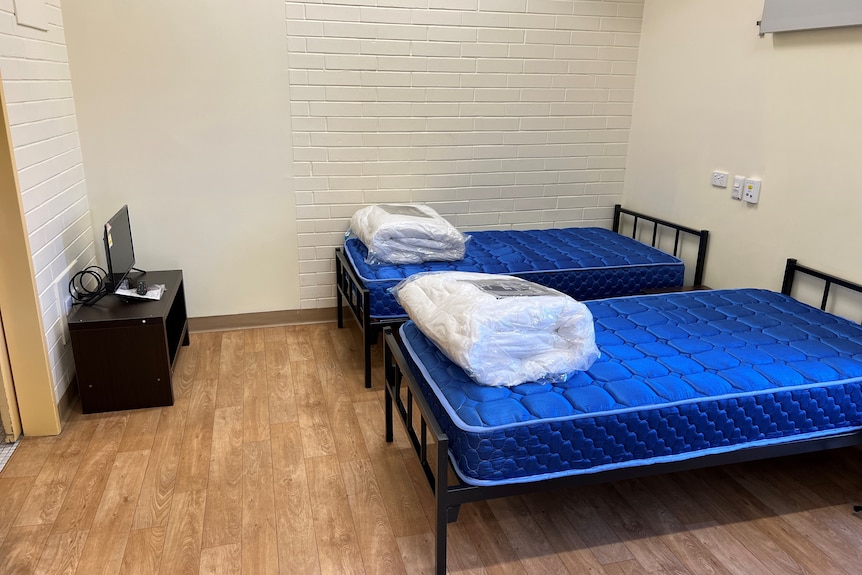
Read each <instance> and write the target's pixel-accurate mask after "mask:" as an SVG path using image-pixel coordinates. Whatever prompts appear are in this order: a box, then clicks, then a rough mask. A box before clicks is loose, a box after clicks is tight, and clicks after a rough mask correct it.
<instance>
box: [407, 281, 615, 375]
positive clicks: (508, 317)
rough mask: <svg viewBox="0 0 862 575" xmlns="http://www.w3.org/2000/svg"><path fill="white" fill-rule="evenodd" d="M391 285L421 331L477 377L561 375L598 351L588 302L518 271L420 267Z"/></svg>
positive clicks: (588, 363) (581, 366)
mask: <svg viewBox="0 0 862 575" xmlns="http://www.w3.org/2000/svg"><path fill="white" fill-rule="evenodd" d="M393 292H394V295H395V297H396V298H397V299H398V303H399V304H401V306H402V307H404V309H405V310H407V314H408V315H409V316H410V318H411V319H412V320H413V321H414V322H415V323H416V325H417V326H418V327H419V329H420V330H421V331H422V333H424V334H425V335H426V336H427V337H428V338H430V339H431V340H432V341H434V343H436V344H437V346H438V347H439V348H440V349H441V350H442V351H443V352H444V353H445V354H446V355H447V356H448V357H449V358H450V359H451V360H452V361H453V362H455V363H456V364H457V365H458V366H460V367H461V368H462V369H464V371H465V372H466V373H467V374H469V375H470V377H472V378H473V380H474V381H476V382H477V383H480V384H483V385H491V386H506V387H511V386H514V385H518V384H520V383H524V382H528V381H561V380H564V379H565V378H566V377H567V376H568V374H570V373H572V372H574V371H583V370H586V369H589V367H590V366H591V365H592V364H593V362H594V361H595V360H596V358H598V356H599V351H598V349H597V348H596V344H595V332H594V328H593V316H592V314H591V313H590V310H589V309H588V308H587V307H586V306H585V305H584V304H582V303H580V302H578V301H576V300H574V299H572V298H571V297H569V296H567V295H565V294H562V293H560V292H558V291H556V290H554V289H551V288H547V287H544V286H540V285H538V284H534V283H532V282H528V281H526V280H523V279H521V278H517V277H513V276H505V275H493V274H480V273H468V272H437V273H423V274H417V275H415V276H411V277H410V278H408V279H406V280H404V281H403V282H401V283H400V284H398V286H396V287H395V288H393Z"/></svg>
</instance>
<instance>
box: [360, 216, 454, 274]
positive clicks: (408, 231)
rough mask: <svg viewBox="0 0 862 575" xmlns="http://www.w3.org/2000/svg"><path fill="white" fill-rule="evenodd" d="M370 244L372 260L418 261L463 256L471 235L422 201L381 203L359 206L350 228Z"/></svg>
mask: <svg viewBox="0 0 862 575" xmlns="http://www.w3.org/2000/svg"><path fill="white" fill-rule="evenodd" d="M349 233H352V234H354V235H356V237H358V238H359V240H360V241H361V242H362V243H363V244H365V247H366V248H368V257H367V258H366V261H367V262H368V263H369V264H375V263H381V262H382V263H388V264H418V263H422V262H427V261H456V260H460V259H463V258H464V252H465V250H466V242H467V240H468V239H469V236H465V235H464V234H462V233H461V232H459V231H458V230H457V229H456V228H455V226H453V225H452V224H450V223H449V222H448V221H446V220H445V219H443V218H442V217H441V216H440V214H438V213H437V212H436V211H435V210H434V209H433V208H430V207H428V206H425V205H422V204H379V205H375V206H367V207H364V208H362V209H360V210H357V211H356V213H354V214H353V217H352V218H351V219H350V232H349Z"/></svg>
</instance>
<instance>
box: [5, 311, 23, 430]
mask: <svg viewBox="0 0 862 575" xmlns="http://www.w3.org/2000/svg"><path fill="white" fill-rule="evenodd" d="M0 423H2V424H3V435H0V443H2V442H3V440H4V439H5V441H6V443H12V442H14V441H17V440H18V438H19V437H21V415H20V414H19V413H18V400H17V398H16V397H15V386H14V382H13V381H12V366H10V365H9V352H8V350H7V349H6V335H5V334H4V332H3V315H2V314H0ZM4 436H5V437H4Z"/></svg>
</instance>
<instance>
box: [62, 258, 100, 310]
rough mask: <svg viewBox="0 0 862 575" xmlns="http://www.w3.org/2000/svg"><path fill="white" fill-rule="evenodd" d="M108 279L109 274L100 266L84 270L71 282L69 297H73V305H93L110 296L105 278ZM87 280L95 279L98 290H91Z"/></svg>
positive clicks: (73, 277) (74, 276)
mask: <svg viewBox="0 0 862 575" xmlns="http://www.w3.org/2000/svg"><path fill="white" fill-rule="evenodd" d="M107 277H108V272H106V271H105V270H104V269H102V268H100V267H99V266H90V267H88V268H84V269H82V270H81V271H79V272H78V273H76V274H75V275H73V276H72V279H70V280H69V295H70V296H72V301H73V302H74V303H73V304H72V305H78V304H80V305H93V304H94V303H96V302H97V301H99V300H100V299H102V298H103V297H104V296H106V295H107V294H108V286H107V284H105V278H107ZM87 279H93V280H95V282H96V288H95V289H90V288H88V287H87V286H86V285H84V282H85V281H86V280H87Z"/></svg>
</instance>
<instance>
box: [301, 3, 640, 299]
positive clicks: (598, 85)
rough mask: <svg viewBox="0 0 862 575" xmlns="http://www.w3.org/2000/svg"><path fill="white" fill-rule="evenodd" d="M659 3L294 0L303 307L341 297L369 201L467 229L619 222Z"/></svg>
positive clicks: (603, 224)
mask: <svg viewBox="0 0 862 575" xmlns="http://www.w3.org/2000/svg"><path fill="white" fill-rule="evenodd" d="M642 9H643V1H642V0H636V1H632V2H622V1H620V2H614V1H607V2H603V1H557V0H457V1H456V0H363V1H361V2H357V1H351V2H349V3H348V2H346V0H345V1H343V2H337V1H332V0H323V1H316V2H313V1H290V2H286V4H285V14H286V19H287V45H288V58H289V67H290V83H291V93H290V99H291V117H292V129H293V138H294V142H293V143H294V169H295V174H296V180H295V184H296V188H295V189H296V203H297V218H298V227H299V246H300V273H301V294H302V307H304V308H314V307H328V306H332V305H334V304H335V297H334V296H335V288H334V275H335V272H334V260H333V254H332V252H333V250H332V248H334V247H335V246H337V245H339V244H340V243H341V242H342V241H343V234H344V232H345V230H346V229H347V226H348V223H349V218H350V215H351V214H352V213H353V212H354V211H355V210H356V209H357V208H358V207H360V206H362V205H363V204H369V203H380V202H406V201H412V202H424V203H427V204H429V205H431V206H433V207H434V208H435V209H436V210H437V211H439V212H440V213H441V214H442V215H443V216H444V217H446V218H447V219H449V220H450V221H451V222H452V223H453V224H455V225H456V226H458V227H459V228H460V229H462V230H479V229H492V228H503V229H531V228H548V227H562V226H579V225H600V226H607V225H609V223H610V219H611V217H612V206H613V204H614V203H616V202H618V201H619V200H620V198H621V197H622V191H623V188H622V185H623V184H622V182H623V175H624V170H625V164H626V146H627V142H628V128H629V123H630V116H631V107H632V97H633V88H634V74H635V70H636V60H637V53H638V52H637V50H638V49H637V47H638V41H639V31H640V27H641V14H642Z"/></svg>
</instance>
